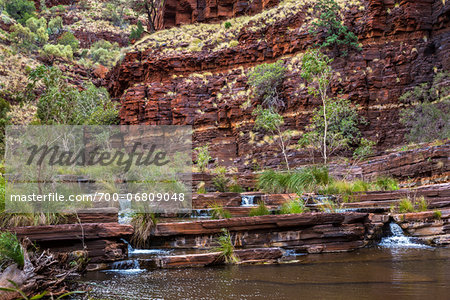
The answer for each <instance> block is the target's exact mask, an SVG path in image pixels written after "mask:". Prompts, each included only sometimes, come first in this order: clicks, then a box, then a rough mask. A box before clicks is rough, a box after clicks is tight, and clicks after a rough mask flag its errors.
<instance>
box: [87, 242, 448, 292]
mask: <svg viewBox="0 0 450 300" xmlns="http://www.w3.org/2000/svg"><path fill="white" fill-rule="evenodd" d="M393 251H394V252H395V253H394V252H393ZM397 251H399V249H389V248H381V247H379V248H378V247H375V248H369V249H361V250H359V251H356V252H351V253H335V254H321V255H306V256H301V257H300V258H299V259H300V261H301V262H300V263H296V264H281V265H254V266H229V267H215V268H194V269H179V270H154V271H146V272H142V273H139V274H121V273H117V274H111V273H105V272H94V273H88V274H87V276H86V277H85V278H84V280H85V281H87V282H88V283H91V284H99V285H97V286H95V287H94V288H93V292H92V296H96V297H103V298H105V297H106V298H110V299H259V298H271V299H299V298H304V299H311V298H322V299H323V298H327V299H336V298H337V299H339V298H345V299H380V298H384V297H385V298H387V299H390V298H394V297H408V298H410V297H414V298H420V299H422V298H423V299H425V298H426V299H446V297H447V296H448V291H449V290H450V259H449V258H450V249H433V250H431V251H430V250H428V249H404V251H399V252H397Z"/></svg>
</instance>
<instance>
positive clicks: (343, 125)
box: [299, 49, 363, 164]
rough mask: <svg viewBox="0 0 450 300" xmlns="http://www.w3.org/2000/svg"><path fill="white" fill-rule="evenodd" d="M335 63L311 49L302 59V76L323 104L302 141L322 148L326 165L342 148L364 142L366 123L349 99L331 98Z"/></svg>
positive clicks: (303, 143) (310, 90)
mask: <svg viewBox="0 0 450 300" xmlns="http://www.w3.org/2000/svg"><path fill="white" fill-rule="evenodd" d="M331 62H332V60H331V59H330V58H328V57H327V56H326V55H324V54H323V53H321V52H320V51H319V50H316V49H315V50H309V51H308V52H307V53H305V55H304V56H303V65H302V74H301V76H302V77H303V78H305V79H306V80H307V81H308V82H309V83H310V84H309V86H308V92H309V94H311V95H312V96H314V97H317V98H319V99H320V100H321V101H322V106H321V107H319V108H318V109H316V110H315V111H314V113H313V116H312V119H311V125H310V126H309V127H308V132H307V133H306V134H304V135H303V137H302V139H300V141H299V144H300V145H302V146H305V145H312V146H313V148H315V149H319V150H320V152H321V154H322V157H323V159H324V163H325V164H326V163H327V161H328V157H329V156H330V155H331V154H333V153H334V152H336V151H337V150H339V149H345V148H348V147H350V146H356V145H358V144H359V143H360V142H361V133H360V131H359V129H358V125H359V123H361V121H363V120H362V119H361V118H360V117H359V116H358V113H357V111H356V108H355V107H352V106H351V104H350V101H349V100H345V99H340V98H331V97H329V96H328V90H329V86H330V80H331V77H332V75H333V72H332V70H331V67H330V63H331Z"/></svg>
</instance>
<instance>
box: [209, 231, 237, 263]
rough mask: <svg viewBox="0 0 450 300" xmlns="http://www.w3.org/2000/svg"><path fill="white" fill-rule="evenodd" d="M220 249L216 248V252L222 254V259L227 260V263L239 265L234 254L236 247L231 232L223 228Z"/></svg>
mask: <svg viewBox="0 0 450 300" xmlns="http://www.w3.org/2000/svg"><path fill="white" fill-rule="evenodd" d="M217 242H218V243H219V247H217V248H215V249H214V250H215V251H218V252H220V257H221V258H222V259H224V260H225V263H237V262H239V259H238V258H237V257H236V255H235V254H234V245H233V242H232V241H231V235H230V232H229V231H228V230H227V229H225V228H222V235H220V236H219V238H218V241H217Z"/></svg>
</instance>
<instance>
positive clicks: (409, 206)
mask: <svg viewBox="0 0 450 300" xmlns="http://www.w3.org/2000/svg"><path fill="white" fill-rule="evenodd" d="M398 211H399V212H400V213H409V212H414V211H415V209H414V203H412V201H411V199H409V198H402V199H400V202H399V203H398Z"/></svg>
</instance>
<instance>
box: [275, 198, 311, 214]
mask: <svg viewBox="0 0 450 300" xmlns="http://www.w3.org/2000/svg"><path fill="white" fill-rule="evenodd" d="M307 211H309V209H308V208H307V207H306V206H305V203H304V202H303V200H301V199H297V200H292V201H289V202H286V203H284V204H283V205H282V206H281V209H280V214H282V215H287V214H301V213H304V212H307Z"/></svg>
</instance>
